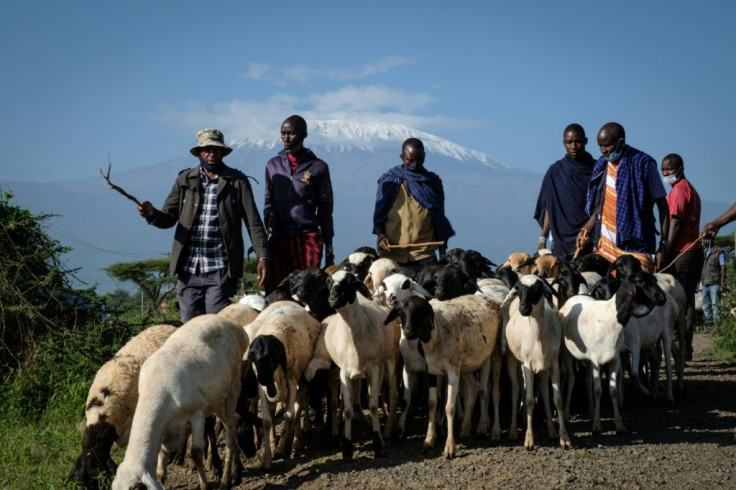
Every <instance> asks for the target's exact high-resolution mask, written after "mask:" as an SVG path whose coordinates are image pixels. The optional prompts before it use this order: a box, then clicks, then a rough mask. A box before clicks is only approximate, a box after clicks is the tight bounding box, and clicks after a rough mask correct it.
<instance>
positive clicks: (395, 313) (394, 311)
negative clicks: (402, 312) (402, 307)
mask: <svg viewBox="0 0 736 490" xmlns="http://www.w3.org/2000/svg"><path fill="white" fill-rule="evenodd" d="M398 316H399V306H398V305H396V306H394V307H393V308H391V311H389V312H388V316H387V317H386V319H385V320H384V321H383V324H384V326H385V325H388V324H389V323H391V322H392V321H394V320H396V318H398Z"/></svg>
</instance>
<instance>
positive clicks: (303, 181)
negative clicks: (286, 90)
mask: <svg viewBox="0 0 736 490" xmlns="http://www.w3.org/2000/svg"><path fill="white" fill-rule="evenodd" d="M306 137H307V122H306V121H305V120H304V118H302V117H301V116H297V115H294V116H290V117H288V118H287V119H286V120H285V121H284V122H283V123H282V124H281V141H283V143H284V149H283V150H281V151H280V152H279V154H278V155H276V156H275V157H273V158H272V159H270V160H269V161H268V163H267V164H266V202H265V205H264V207H263V215H264V217H265V223H266V228H268V229H269V230H270V232H271V238H270V239H269V241H268V250H269V254H270V256H271V257H272V258H273V260H272V264H271V270H270V275H269V276H268V277H269V280H268V281H267V284H266V292H267V293H269V292H271V291H272V290H273V289H274V288H275V287H276V286H277V285H278V284H279V282H281V280H282V279H284V278H285V277H286V276H287V275H289V273H290V272H292V271H293V270H295V269H309V268H312V267H319V266H320V262H321V261H322V247H323V246H324V251H325V266H328V265H332V264H333V263H334V261H335V254H334V252H333V249H332V238H333V236H334V229H333V222H332V208H333V196H332V183H331V181H330V169H329V167H328V166H327V164H326V163H325V162H324V161H322V160H320V159H319V158H317V156H316V155H315V154H314V153H313V152H312V151H311V150H310V149H309V148H305V147H304V139H305V138H306Z"/></svg>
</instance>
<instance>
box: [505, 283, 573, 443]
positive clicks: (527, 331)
mask: <svg viewBox="0 0 736 490" xmlns="http://www.w3.org/2000/svg"><path fill="white" fill-rule="evenodd" d="M516 297H518V298H519V301H517V302H513V304H514V308H513V309H512V311H510V313H509V315H510V317H509V320H508V322H507V324H506V326H505V328H504V335H505V337H506V346H507V352H506V361H507V365H508V371H509V377H510V378H511V394H512V396H511V428H510V429H509V438H510V439H516V436H517V433H516V432H517V425H516V419H517V411H518V407H519V404H518V395H519V389H518V386H519V380H518V367H519V365H521V372H522V375H523V378H524V388H525V392H526V398H525V408H526V437H525V439H524V447H525V448H527V449H533V448H534V430H533V424H532V413H533V412H534V394H535V390H534V388H535V384H534V381H535V380H534V378H535V376H536V377H537V378H538V385H537V386H538V387H539V392H540V395H541V398H542V401H543V403H544V409H545V411H546V414H547V432H548V434H549V437H550V438H553V439H554V438H556V437H557V432H556V431H555V426H554V423H553V421H552V410H551V409H550V406H549V388H548V387H549V381H550V379H551V380H552V398H553V400H554V404H555V408H556V409H557V413H558V416H559V424H560V435H559V437H560V438H559V440H560V447H562V448H569V447H572V443H571V441H570V436H568V434H567V430H566V428H565V420H564V417H563V416H562V414H563V411H562V394H561V390H560V366H559V354H560V345H561V342H562V328H561V327H560V321H559V319H558V318H557V312H556V311H555V310H554V308H553V307H552V297H553V291H552V288H551V286H550V285H549V284H548V283H547V281H546V280H545V279H543V278H541V277H539V276H537V275H534V274H530V275H527V276H524V277H522V278H521V279H520V280H519V282H518V283H517V284H516V286H514V288H513V289H512V290H511V292H510V293H509V295H508V296H507V298H506V300H504V303H506V302H512V301H513V299H514V298H516Z"/></svg>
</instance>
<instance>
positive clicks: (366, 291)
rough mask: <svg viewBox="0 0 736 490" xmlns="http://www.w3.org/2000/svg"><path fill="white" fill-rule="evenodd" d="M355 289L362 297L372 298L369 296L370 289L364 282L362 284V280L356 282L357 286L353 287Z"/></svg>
mask: <svg viewBox="0 0 736 490" xmlns="http://www.w3.org/2000/svg"><path fill="white" fill-rule="evenodd" d="M355 290H356V291H357V292H359V293H360V294H362V295H363V296H364V297H366V298H368V299H372V298H371V296H372V295H371V291H370V290H369V289H368V287H367V286H366V285H365V284H363V283H362V282H358V286H357V287H356V288H355Z"/></svg>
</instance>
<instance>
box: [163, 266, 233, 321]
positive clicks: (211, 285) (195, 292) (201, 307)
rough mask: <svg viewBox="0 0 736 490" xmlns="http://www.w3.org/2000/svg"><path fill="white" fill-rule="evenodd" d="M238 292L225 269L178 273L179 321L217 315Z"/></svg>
mask: <svg viewBox="0 0 736 490" xmlns="http://www.w3.org/2000/svg"><path fill="white" fill-rule="evenodd" d="M237 291H238V281H237V280H236V279H233V278H231V277H230V276H228V274H227V268H223V269H218V270H216V271H213V272H201V273H199V274H191V273H189V272H180V273H179V274H178V280H177V281H176V295H177V297H178V299H179V309H180V310H181V321H182V322H184V323H186V322H188V321H189V320H191V319H192V318H194V317H195V316H199V315H204V314H205V313H217V312H219V311H220V310H221V309H223V308H224V307H226V306H227V305H229V304H230V303H231V301H230V298H231V297H233V296H235V293H236V292H237Z"/></svg>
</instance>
